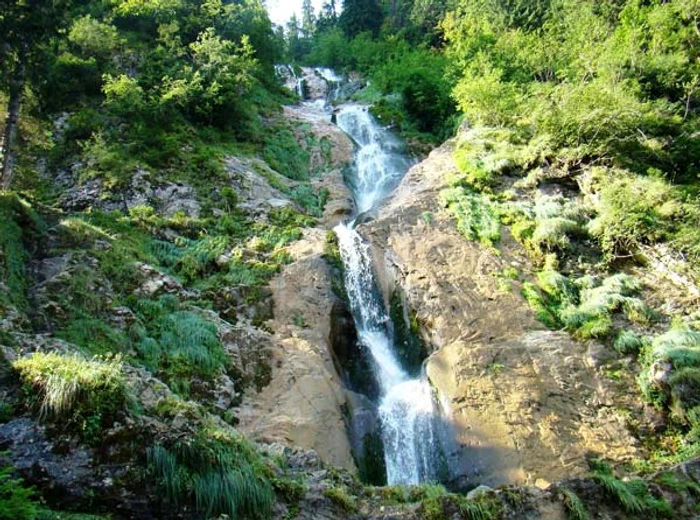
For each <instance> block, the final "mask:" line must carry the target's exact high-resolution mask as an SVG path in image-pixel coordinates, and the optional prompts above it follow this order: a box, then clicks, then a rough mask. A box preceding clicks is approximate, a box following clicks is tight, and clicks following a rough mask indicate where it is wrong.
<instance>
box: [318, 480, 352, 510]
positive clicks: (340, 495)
mask: <svg viewBox="0 0 700 520" xmlns="http://www.w3.org/2000/svg"><path fill="white" fill-rule="evenodd" d="M323 495H324V496H325V497H327V498H328V499H330V501H331V502H333V503H334V504H335V505H336V506H338V507H339V508H340V509H341V510H343V511H345V512H346V513H350V514H353V513H357V511H358V506H357V500H356V499H355V497H353V496H351V495H350V494H349V493H348V492H347V491H346V490H345V489H344V488H342V487H332V488H328V489H325V490H324V491H323Z"/></svg>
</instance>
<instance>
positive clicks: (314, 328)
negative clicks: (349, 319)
mask: <svg viewBox="0 0 700 520" xmlns="http://www.w3.org/2000/svg"><path fill="white" fill-rule="evenodd" d="M324 244H325V231H324V230H322V229H309V230H307V231H306V233H305V236H304V238H303V239H302V240H300V241H299V242H296V243H295V244H293V245H292V246H290V247H289V252H290V254H291V255H292V257H293V258H294V261H293V263H292V264H290V265H288V266H287V267H285V268H284V270H283V271H282V273H281V274H280V275H279V276H278V277H276V278H275V279H273V281H272V283H271V288H272V293H273V298H274V302H275V305H274V307H275V318H274V320H271V321H268V322H267V326H268V327H269V329H270V330H272V331H274V334H273V335H272V338H271V339H272V343H271V367H272V372H271V376H270V383H269V384H268V385H267V386H266V387H265V388H264V389H263V390H262V391H261V392H260V393H257V392H256V393H250V394H248V395H246V397H245V398H244V401H243V404H242V405H241V407H240V408H239V410H238V418H239V420H240V428H241V429H242V430H243V431H244V432H245V433H246V434H248V435H250V436H252V438H254V439H256V440H259V441H262V442H278V443H282V444H285V445H288V446H299V447H302V448H306V449H313V450H315V451H316V452H317V453H318V454H319V456H320V457H321V459H323V460H324V461H327V462H331V463H333V464H335V465H338V466H341V467H345V468H354V462H353V459H352V455H351V453H350V444H349V441H348V438H347V435H346V433H345V427H344V421H343V415H342V411H341V410H342V407H343V406H344V404H345V402H346V396H345V391H344V389H343V387H342V385H341V382H340V379H339V378H338V376H337V373H336V371H335V367H334V365H333V360H332V359H331V355H330V352H331V349H330V346H329V337H330V331H331V310H332V308H333V304H334V301H335V300H336V296H335V295H334V294H333V292H332V289H331V273H330V267H329V266H328V264H327V263H326V261H325V260H324V259H323V258H322V255H323V246H324Z"/></svg>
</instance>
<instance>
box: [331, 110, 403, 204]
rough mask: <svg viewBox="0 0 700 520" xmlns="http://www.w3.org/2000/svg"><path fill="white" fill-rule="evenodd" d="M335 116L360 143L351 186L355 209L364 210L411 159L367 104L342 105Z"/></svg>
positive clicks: (395, 180) (393, 182)
mask: <svg viewBox="0 0 700 520" xmlns="http://www.w3.org/2000/svg"><path fill="white" fill-rule="evenodd" d="M336 118H337V122H338V126H339V127H340V128H342V129H343V131H344V132H345V133H346V134H348V135H349V136H350V137H352V138H353V139H354V141H355V142H356V143H357V145H358V146H359V151H358V153H357V156H356V158H355V164H354V167H353V168H354V172H353V173H354V175H352V176H351V178H350V184H351V186H350V187H351V188H352V190H353V193H354V195H355V204H356V205H357V212H358V213H364V212H365V211H369V210H370V209H372V208H374V207H376V206H377V205H378V204H379V203H380V202H381V201H382V200H384V198H385V197H386V196H387V195H389V193H391V192H392V191H393V190H394V189H395V188H396V187H397V186H398V184H399V183H400V182H401V179H402V178H403V176H404V174H405V173H406V172H407V171H408V168H409V167H410V166H411V162H410V161H409V160H408V158H407V157H406V156H405V155H404V154H403V153H402V152H403V146H402V143H401V142H400V141H399V140H398V139H397V138H396V137H395V136H394V135H393V134H391V133H390V132H389V131H388V130H386V129H384V128H382V127H381V126H379V125H378V124H377V123H376V121H375V120H374V119H373V118H372V116H371V114H370V113H369V110H368V109H367V107H363V106H359V105H346V106H343V107H342V108H341V109H340V110H339V112H338V114H337V116H336Z"/></svg>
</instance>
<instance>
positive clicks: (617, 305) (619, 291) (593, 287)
mask: <svg viewBox="0 0 700 520" xmlns="http://www.w3.org/2000/svg"><path fill="white" fill-rule="evenodd" d="M537 278H538V282H539V289H541V290H538V287H537V286H535V285H534V284H532V283H529V282H526V283H524V284H523V289H522V294H523V297H524V298H525V299H526V300H527V302H528V304H529V305H530V307H531V308H532V309H533V310H534V311H535V313H536V315H537V318H538V319H539V320H540V321H541V322H542V323H544V324H545V325H547V326H548V327H550V328H561V327H564V328H566V329H567V330H568V331H569V332H571V333H572V334H573V335H574V336H575V337H577V338H579V339H590V338H596V339H605V338H607V337H608V336H610V335H611V334H612V333H613V331H614V326H613V320H612V316H613V315H614V314H615V313H620V312H624V313H625V315H626V316H627V317H628V319H629V318H630V312H629V309H634V310H635V313H633V314H632V316H633V317H635V318H636V317H637V315H638V313H640V314H644V315H648V314H650V312H649V311H648V309H647V307H646V305H645V304H644V302H643V301H642V300H640V299H639V298H637V297H635V296H634V295H635V294H637V293H638V292H639V291H640V290H641V284H640V283H639V282H638V281H637V280H636V279H635V278H633V277H631V276H628V275H626V274H624V273H619V274H616V275H613V276H610V277H608V278H605V279H604V280H602V282H601V281H598V280H595V279H590V278H588V277H583V278H579V279H576V280H573V281H571V280H569V279H568V278H567V277H565V276H563V275H562V274H561V273H559V272H557V271H556V270H554V269H552V268H551V267H549V268H547V269H545V270H544V271H541V272H540V273H538V275H537ZM614 346H615V348H616V349H617V350H618V351H619V352H620V353H631V352H627V351H626V349H627V348H629V349H634V348H635V347H636V348H637V349H638V348H639V347H640V346H641V340H639V338H637V337H636V335H634V334H633V333H627V332H623V333H621V334H620V335H619V336H618V338H617V340H616V342H615V345H614Z"/></svg>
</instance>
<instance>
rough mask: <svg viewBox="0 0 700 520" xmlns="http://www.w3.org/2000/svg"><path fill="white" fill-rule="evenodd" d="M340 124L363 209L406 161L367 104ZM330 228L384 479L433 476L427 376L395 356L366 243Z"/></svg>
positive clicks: (388, 188)
mask: <svg viewBox="0 0 700 520" xmlns="http://www.w3.org/2000/svg"><path fill="white" fill-rule="evenodd" d="M337 121H338V126H340V127H341V128H342V129H343V130H344V131H345V132H346V133H347V134H349V135H350V137H352V138H353V139H354V140H355V142H356V143H357V145H358V147H359V150H358V152H357V154H356V158H355V166H354V172H353V173H354V175H352V176H351V178H350V179H349V181H350V182H349V183H350V185H351V188H352V190H353V193H354V196H355V201H356V205H357V211H358V213H363V212H365V211H369V210H371V209H373V208H375V207H377V205H378V204H379V203H380V202H381V201H382V200H384V199H385V198H386V197H387V195H389V194H390V193H391V192H392V191H393V190H394V189H395V188H396V186H397V185H398V184H399V182H400V181H401V179H402V178H403V176H404V175H405V173H406V171H407V170H408V168H409V166H410V161H409V160H408V159H407V158H406V157H405V155H403V154H402V153H401V150H402V147H401V143H400V141H398V139H396V137H394V136H393V135H392V134H391V133H389V132H388V131H387V130H385V129H384V128H382V127H380V126H379V125H378V124H377V123H376V122H375V121H374V119H373V118H372V116H371V115H370V114H369V111H368V110H367V108H366V107H362V106H357V105H347V106H344V107H342V108H341V109H340V111H339V112H338V114H337ZM353 225H354V222H349V223H345V224H340V225H338V226H337V227H336V228H335V232H336V235H337V236H338V245H339V249H340V254H341V257H342V259H343V263H344V266H345V288H346V292H347V295H348V299H349V301H350V307H351V310H352V313H353V316H354V319H355V324H356V326H357V332H358V337H359V341H360V342H361V343H362V345H364V347H366V349H367V350H368V351H369V353H370V354H371V358H372V359H371V364H372V366H373V367H374V371H375V374H376V377H377V380H378V383H379V388H380V398H379V406H378V411H379V418H380V422H381V437H382V441H383V444H384V458H385V464H386V472H387V481H388V484H419V483H421V482H427V481H433V480H436V479H437V468H438V466H439V460H438V459H439V454H440V446H439V435H438V432H437V420H436V419H437V417H439V410H438V405H437V403H436V400H435V396H434V395H433V391H432V389H431V387H430V384H429V383H428V380H427V378H426V377H425V375H422V376H421V377H419V378H411V377H410V376H409V374H408V372H407V371H406V370H405V368H404V367H402V366H401V363H400V362H399V360H398V357H397V355H396V344H395V339H394V335H393V327H392V324H391V321H390V317H389V315H388V313H387V310H386V307H385V305H384V300H383V297H382V295H381V292H380V291H379V288H378V286H377V282H376V279H375V274H374V267H373V263H372V256H371V252H370V246H369V244H368V243H367V242H366V241H364V240H363V238H362V237H361V236H360V234H359V233H358V232H357V231H356V230H355V229H354V227H353Z"/></svg>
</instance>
